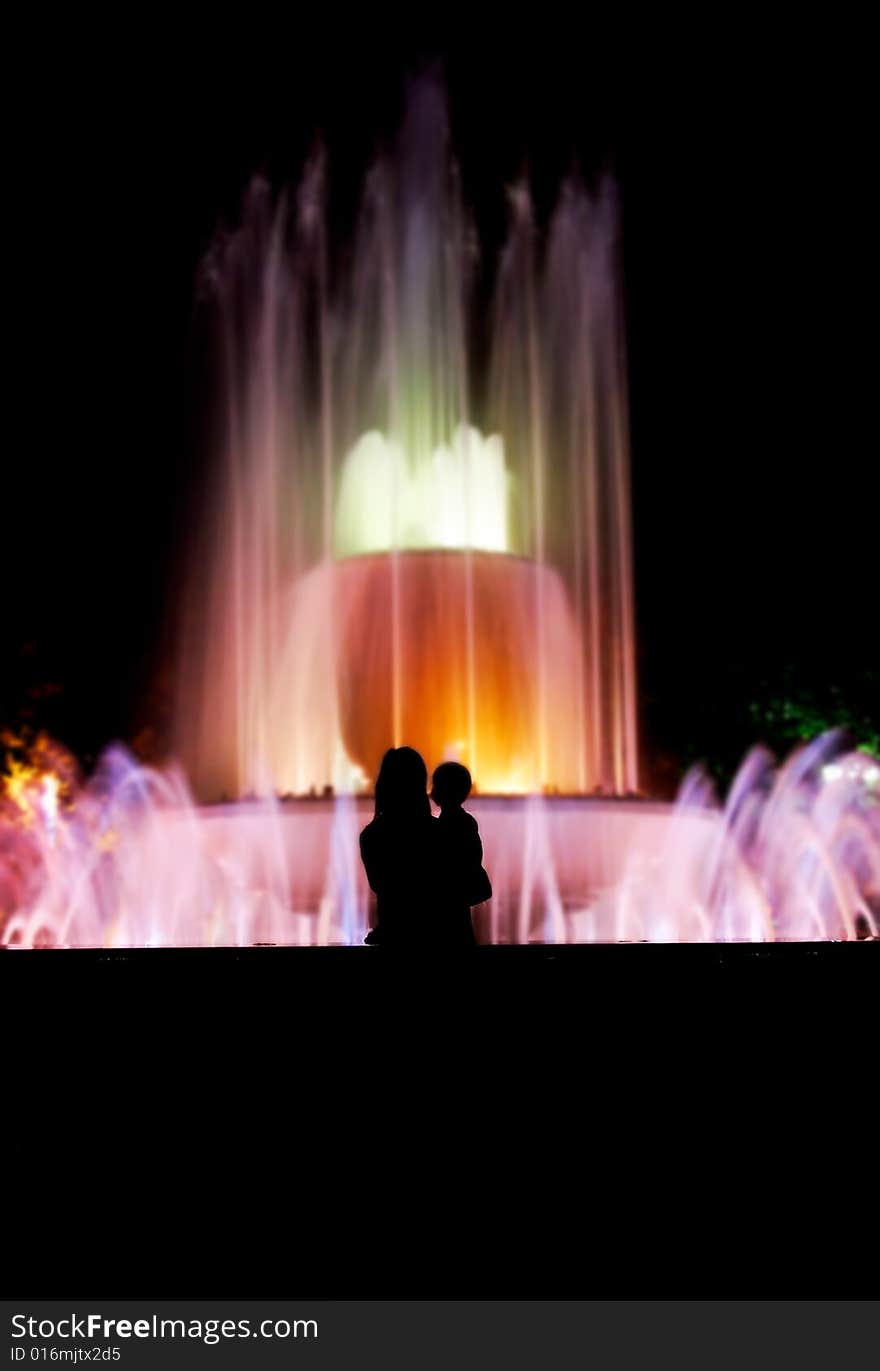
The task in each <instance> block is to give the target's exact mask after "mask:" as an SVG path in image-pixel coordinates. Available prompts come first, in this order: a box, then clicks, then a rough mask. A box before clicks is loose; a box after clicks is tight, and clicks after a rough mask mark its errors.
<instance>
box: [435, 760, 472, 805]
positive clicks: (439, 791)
mask: <svg viewBox="0 0 880 1371" xmlns="http://www.w3.org/2000/svg"><path fill="white" fill-rule="evenodd" d="M470 793H471V773H470V772H469V771H468V769H467V767H466V766H462V764H461V762H443V763H442V764H441V765H440V766H438V767H437V770H436V771H435V772H434V775H433V777H432V778H431V799H432V800H433V801H434V803H435V805H439V806H440V808H441V809H457V808H458V807H459V806H460V805H463V804H464V802H465V800H466V799H467V797H468V795H470Z"/></svg>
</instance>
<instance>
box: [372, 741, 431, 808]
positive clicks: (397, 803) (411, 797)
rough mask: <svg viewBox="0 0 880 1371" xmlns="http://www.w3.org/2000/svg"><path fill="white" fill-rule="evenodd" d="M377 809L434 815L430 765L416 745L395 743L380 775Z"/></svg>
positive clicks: (380, 769)
mask: <svg viewBox="0 0 880 1371" xmlns="http://www.w3.org/2000/svg"><path fill="white" fill-rule="evenodd" d="M376 813H377V814H386V815H394V816H405V815H407V814H414V815H415V814H418V815H420V816H421V815H423V814H427V815H430V813H431V805H430V802H429V800H428V768H427V767H426V766H425V763H424V762H423V760H422V758H421V757H420V756H419V754H418V752H416V750H415V748H413V747H391V748H389V749H388V751H387V752H386V753H385V756H384V757H383V758H382V765H381V766H380V767H379V775H378V776H377V777H376Z"/></svg>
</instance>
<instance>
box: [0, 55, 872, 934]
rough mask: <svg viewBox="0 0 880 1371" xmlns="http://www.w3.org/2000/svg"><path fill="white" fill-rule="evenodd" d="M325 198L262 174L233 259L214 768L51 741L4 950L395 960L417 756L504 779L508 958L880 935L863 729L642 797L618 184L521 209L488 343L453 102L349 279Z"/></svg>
mask: <svg viewBox="0 0 880 1371" xmlns="http://www.w3.org/2000/svg"><path fill="white" fill-rule="evenodd" d="M324 192H325V178H324V167H323V163H322V161H321V159H315V160H314V161H313V162H312V164H311V165H310V166H309V167H308V168H307V170H306V173H305V175H304V178H303V182H302V185H301V187H300V189H299V191H298V193H297V194H296V195H293V196H289V197H282V198H281V199H280V200H279V201H277V202H276V201H274V200H273V197H272V195H271V193H270V191H269V188H268V187H267V186H266V185H265V184H263V183H261V182H257V183H255V184H254V185H253V186H252V187H251V190H250V192H249V195H248V197H247V203H246V206H245V212H244V216H243V222H242V226H241V227H240V228H239V229H238V230H237V231H236V232H234V233H232V234H229V235H226V236H224V237H222V238H221V239H220V240H218V242H217V243H216V245H215V247H214V249H213V250H212V253H211V254H210V258H209V260H208V262H207V264H206V268H205V276H206V283H205V284H206V287H207V294H208V295H209V297H210V299H211V300H212V301H213V304H214V306H215V308H216V317H217V330H216V338H217V351H218V362H219V365H220V367H221V369H222V382H221V384H220V385H219V386H218V393H219V394H220V396H221V397H222V410H221V413H220V415H219V416H218V418H219V429H220V433H221V438H220V440H219V442H218V447H217V452H218V460H217V464H216V467H215V470H214V471H213V472H212V484H211V489H210V494H209V497H208V498H206V500H205V503H204V506H203V508H202V510H201V511H200V518H199V521H198V527H197V528H195V529H194V530H193V571H192V575H191V577H190V582H189V586H188V588H187V590H186V592H185V595H184V604H183V610H182V626H183V631H182V635H181V639H182V643H183V648H182V653H181V669H180V691H179V704H178V710H177V736H176V747H175V751H176V755H177V757H178V758H179V759H180V761H179V762H175V763H173V764H171V765H169V766H168V767H167V768H165V769H164V770H162V771H158V770H153V769H151V768H147V767H142V766H139V765H138V764H137V763H135V762H134V761H133V759H131V758H130V757H129V756H127V754H125V752H124V751H122V750H121V749H112V750H110V751H109V752H108V753H107V755H106V756H105V758H104V759H103V761H102V763H101V765H100V766H99V768H98V770H97V772H96V773H95V775H94V776H93V777H91V778H90V780H89V781H88V782H87V783H86V784H84V785H82V784H79V783H77V782H76V781H75V780H74V778H73V775H72V769H71V768H70V767H67V768H66V769H65V767H64V766H62V765H61V764H60V763H59V762H58V759H57V757H55V758H54V759H53V757H52V756H51V755H50V754H46V753H45V750H44V753H43V754H39V753H37V754H34V755H33V756H31V757H30V758H28V759H27V760H26V761H21V762H19V763H16V764H15V765H14V766H13V767H12V769H11V770H10V771H9V774H8V775H7V778H6V781H5V783H3V784H2V785H0V939H2V940H3V941H4V942H6V943H9V944H15V945H21V946H33V945H43V944H47V945H73V946H78V945H95V944H103V945H107V946H122V945H156V944H161V945H173V944H198V945H211V944H214V945H221V944H230V943H234V944H240V943H256V942H269V943H309V944H313V943H356V942H360V941H361V940H362V938H363V935H364V932H365V930H366V927H367V919H368V891H367V889H366V884H365V880H364V876H363V872H362V870H361V867H360V863H359V860H358V845H357V835H358V831H359V829H360V828H361V827H363V825H364V823H365V822H366V821H367V818H368V817H369V815H370V813H371V809H372V804H371V801H370V799H369V796H368V794H366V793H363V792H366V791H368V789H369V786H370V783H371V781H372V778H373V777H374V776H375V773H376V770H377V768H378V764H379V759H380V757H381V755H382V753H383V752H384V751H385V749H386V748H387V747H388V746H389V745H392V744H400V743H406V744H409V745H411V746H414V747H416V748H418V749H419V751H420V752H422V754H423V755H424V757H425V758H426V761H427V763H428V765H429V766H430V767H433V766H435V765H436V764H437V763H438V762H440V761H441V760H443V759H445V758H450V757H457V758H459V759H460V760H462V761H464V762H465V763H466V764H467V765H468V766H469V767H470V768H471V770H472V772H473V774H474V777H475V780H476V784H477V793H476V795H475V797H474V799H473V802H472V803H471V804H469V808H471V809H472V810H473V812H474V813H475V814H476V816H477V818H478V820H479V823H480V829H481V832H482V835H483V841H484V848H485V853H486V864H487V867H488V869H489V871H490V873H491V877H492V882H493V887H494V892H495V893H494V897H493V899H492V901H491V902H490V903H489V904H488V905H487V906H485V907H483V908H482V909H480V910H479V911H477V914H476V925H477V930H478V935H479V937H480V940H481V941H487V942H488V941H491V942H527V941H534V940H546V941H558V942H564V941H595V940H635V939H647V940H657V941H666V940H678V939H680V940H716V939H733V940H736V939H750V940H753V939H770V938H777V937H783V938H816V937H823V938H829V937H830V938H838V937H843V938H850V937H854V936H857V935H860V934H863V933H865V932H876V924H877V911H878V909H880V768H878V767H877V765H876V764H875V763H874V762H873V761H871V759H869V758H867V757H865V756H863V755H862V754H857V753H847V752H846V751H845V750H844V748H843V744H842V742H841V740H840V739H839V738H837V737H835V736H834V735H829V736H826V737H823V738H820V739H818V740H816V741H814V742H813V743H812V744H811V745H810V747H809V748H807V749H805V750H803V751H802V752H800V753H797V754H795V755H794V756H793V757H792V758H791V759H789V761H788V762H787V763H786V765H785V766H784V767H783V768H782V769H781V770H780V771H779V772H776V771H775V770H774V769H773V767H772V764H771V761H770V759H769V758H768V757H767V756H766V754H764V753H763V752H762V751H761V750H756V751H754V752H753V753H752V754H750V756H749V757H748V758H747V759H746V761H745V763H744V764H743V767H742V769H741V771H740V773H739V775H738V777H737V778H736V780H735V782H734V784H733V786H732V788H731V792H730V795H729V796H728V799H727V802H726V805H725V807H724V808H723V809H722V808H719V807H718V805H717V804H716V803H715V801H714V799H713V797H712V795H711V792H710V789H709V787H708V785H707V783H706V781H705V779H704V778H702V777H701V776H700V775H698V774H695V775H693V776H691V777H689V778H688V779H687V780H686V782H685V784H684V786H683V789H682V794H681V797H680V800H679V802H678V803H677V804H676V805H675V806H670V805H662V804H654V803H650V802H647V801H645V800H639V799H634V798H630V799H627V798H623V797H625V796H627V795H629V794H630V793H631V792H634V791H636V790H637V788H638V763H637V739H636V682H635V651H634V632H633V588H632V570H631V561H632V549H631V535H630V514H629V502H630V497H629V475H628V445H627V424H626V416H627V399H626V388H625V365H624V355H623V333H622V326H621V311H620V291H619V268H618V258H617V254H618V241H617V212H616V205H615V196H614V192H613V188H612V187H611V186H610V185H609V184H607V183H605V184H603V185H601V186H600V187H599V189H598V191H597V192H596V193H595V194H589V193H588V192H587V191H586V190H585V188H584V187H583V186H582V185H581V184H579V183H578V182H577V181H575V180H572V181H569V182H567V183H566V184H565V185H564V186H563V188H562V191H561V194H560V197H559V201H558V204H557V207H556V210H555V212H554V214H553V216H552V218H551V221H550V223H549V226H548V228H547V231H546V234H542V235H539V234H538V232H537V229H536V225H535V222H534V218H533V212H532V207H531V203H530V200H529V197H528V194H527V192H526V191H525V189H523V188H518V189H516V190H515V191H514V192H513V193H512V195H511V216H510V232H509V237H508V240H507V244H506V246H505V248H504V251H503V253H502V255H501V258H500V262H499V266H498V270H497V273H496V278H495V289H494V306H493V309H492V311H491V327H490V328H489V329H488V330H487V331H486V336H484V337H481V336H480V334H479V329H478V325H479V323H480V318H479V315H478V313H477V312H475V311H474V310H473V309H472V308H471V302H472V300H473V297H474V290H473V287H474V276H475V271H476V266H477V261H476V253H477V246H476V240H475V237H474V233H473V230H472V227H471V224H470V222H469V219H468V216H467V214H466V211H465V207H464V204H463V200H462V196H461V192H460V188H459V183H458V178H457V174H456V171H455V168H454V166H453V164H452V162H451V160H450V156H449V149H448V147H447V130H446V117H445V106H444V102H443V98H442V92H441V91H440V90H439V89H438V87H437V86H436V84H434V83H432V82H430V81H428V82H423V83H422V84H420V85H419V86H418V87H417V88H416V90H415V93H414V97H413V101H412V105H411V109H410V112H409V115H408V118H407V122H406V125H405V128H404V132H403V134H402V137H401V140H400V144H399V146H398V148H397V149H396V151H395V152H394V154H393V155H391V156H389V157H387V158H384V159H382V160H380V161H379V162H378V163H377V164H376V165H375V166H374V168H373V170H372V172H371V173H370V176H369V178H368V181H367V185H366V189H365V193H364V199H363V205H362V208H361V213H360V219H359V222H358V225H357V229H356V233H355V235H354V247H353V252H352V253H351V255H350V256H348V255H346V254H345V253H341V252H340V251H339V250H338V248H336V247H335V246H334V245H333V244H331V242H330V240H329V236H328V230H327V216H326V213H325V193H324ZM475 353H476V354H478V355H479V356H480V357H483V356H484V355H485V358H486V360H487V365H485V366H482V367H481V366H477V365H475V363H474V354H475ZM484 373H485V378H486V380H485V384H483V385H477V383H476V377H477V376H478V375H483V374H484ZM280 797H285V798H284V799H281V798H280ZM221 800H222V801H224V803H217V802H218V801H221ZM414 916H417V911H414Z"/></svg>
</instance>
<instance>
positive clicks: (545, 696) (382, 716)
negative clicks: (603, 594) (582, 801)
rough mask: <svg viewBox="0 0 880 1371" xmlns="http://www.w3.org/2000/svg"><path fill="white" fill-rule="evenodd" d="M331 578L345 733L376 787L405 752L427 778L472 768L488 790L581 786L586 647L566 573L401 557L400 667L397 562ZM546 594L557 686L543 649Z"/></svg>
mask: <svg viewBox="0 0 880 1371" xmlns="http://www.w3.org/2000/svg"><path fill="white" fill-rule="evenodd" d="M332 574H333V577H334V580H335V587H334V588H335V592H336V593H335V604H336V616H337V617H336V623H337V635H338V636H337V647H336V654H337V691H338V701H339V728H340V733H341V736H342V741H343V744H344V746H345V749H346V752H347V753H348V755H349V756H350V757H351V759H352V760H353V761H354V762H356V763H357V764H359V765H360V766H361V767H362V768H363V770H364V772H365V773H366V775H367V776H368V777H369V778H371V779H372V778H373V777H374V776H375V775H376V772H377V770H378V767H379V763H380V761H381V758H382V755H383V753H384V752H385V750H386V748H387V747H389V746H390V745H391V743H392V742H394V743H397V744H401V743H405V744H407V745H409V746H411V747H415V748H416V749H417V750H418V751H419V752H421V754H422V756H423V757H424V758H425V760H426V762H427V764H428V766H429V767H434V766H437V765H438V763H439V762H441V761H443V760H445V759H450V758H456V759H457V760H459V761H462V762H464V764H465V765H466V766H468V767H469V768H470V770H471V772H472V774H473V776H474V781H475V784H476V786H477V787H478V788H479V789H480V790H482V791H483V792H484V793H488V792H492V793H495V794H504V793H507V794H518V793H526V792H528V791H532V790H535V789H542V788H553V789H558V790H575V789H577V786H578V779H579V771H578V766H579V701H578V696H577V662H578V658H579V654H580V651H581V649H580V641H579V636H578V632H577V627H576V624H575V621H574V617H573V615H572V613H571V610H570V607H569V603H568V599H567V597H566V594H565V590H564V587H563V585H562V582H561V580H560V578H559V577H558V575H557V574H556V572H555V571H553V570H552V569H551V568H549V567H538V566H537V565H536V564H535V563H534V562H529V561H527V560H525V559H524V558H518V557H509V556H503V555H497V554H492V553H472V554H471V555H470V557H467V556H463V555H462V554H460V553H459V554H455V553H443V552H407V553H401V554H399V556H398V568H397V577H398V592H397V594H398V602H397V604H398V613H399V620H400V631H399V633H398V635H397V642H398V646H399V656H398V660H397V662H396V663H395V660H394V640H395V634H394V630H393V610H392V602H393V599H392V597H393V583H392V579H393V576H394V568H393V559H392V558H391V557H388V556H368V557H357V558H351V559H349V560H347V561H342V562H338V563H336V565H335V567H334V568H333V572H332ZM539 597H540V599H541V601H542V604H543V607H544V608H543V612H544V616H545V630H544V631H545V635H546V639H547V643H548V645H549V646H550V647H551V648H552V651H551V652H550V653H549V657H548V660H550V661H552V662H553V664H554V668H553V673H552V676H551V675H550V673H546V672H545V673H543V675H542V673H541V672H540V669H539V661H538V656H537V654H536V651H535V623H536V617H537V606H538V599H539ZM395 675H396V677H397V680H396V682H395ZM395 695H396V696H397V698H398V700H399V727H398V729H397V730H395V727H394V698H395ZM395 734H397V736H395Z"/></svg>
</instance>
